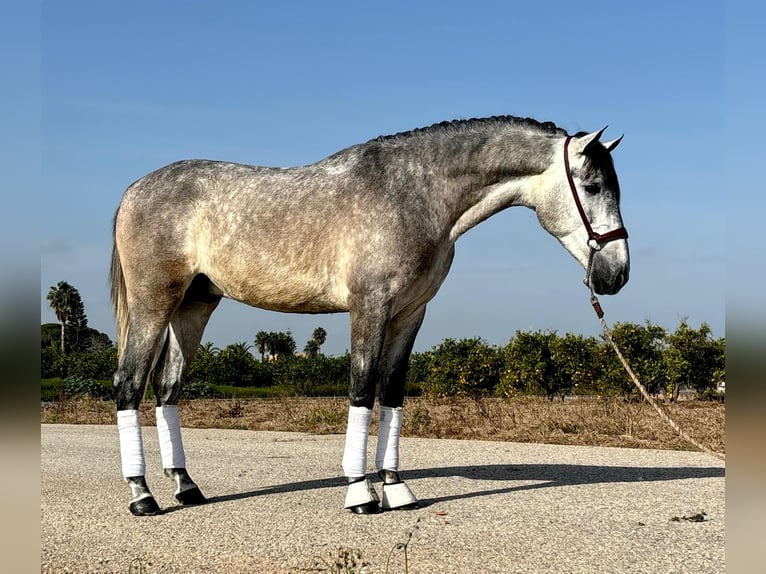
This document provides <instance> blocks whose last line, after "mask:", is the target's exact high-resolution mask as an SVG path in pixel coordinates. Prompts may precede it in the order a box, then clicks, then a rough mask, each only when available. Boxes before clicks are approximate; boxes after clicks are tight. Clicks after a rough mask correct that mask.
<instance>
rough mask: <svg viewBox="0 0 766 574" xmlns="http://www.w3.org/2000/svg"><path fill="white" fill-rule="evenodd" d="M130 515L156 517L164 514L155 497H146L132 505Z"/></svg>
mask: <svg viewBox="0 0 766 574" xmlns="http://www.w3.org/2000/svg"><path fill="white" fill-rule="evenodd" d="M128 508H130V513H131V514H132V515H133V516H155V515H157V514H162V509H161V508H160V505H159V504H157V501H156V500H154V497H153V496H145V497H144V498H139V499H138V500H134V501H133V502H131V503H130V506H129V507H128Z"/></svg>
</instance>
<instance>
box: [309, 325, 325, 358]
mask: <svg viewBox="0 0 766 574" xmlns="http://www.w3.org/2000/svg"><path fill="white" fill-rule="evenodd" d="M311 340H312V341H314V343H316V347H317V353H319V352H320V351H321V347H322V345H324V343H325V341H326V340H327V331H325V330H324V329H322V327H317V328H316V329H314V332H313V333H312V334H311Z"/></svg>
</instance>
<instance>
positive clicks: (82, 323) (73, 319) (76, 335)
mask: <svg viewBox="0 0 766 574" xmlns="http://www.w3.org/2000/svg"><path fill="white" fill-rule="evenodd" d="M70 306H71V312H70V315H69V319H68V321H67V326H68V327H69V328H70V332H71V334H72V337H73V339H74V348H75V349H80V348H82V347H83V346H85V347H87V346H89V342H90V341H86V340H81V334H83V333H84V331H86V330H87V329H88V317H87V316H86V315H85V305H83V302H82V299H81V298H80V293H79V292H78V291H77V289H74V292H73V293H72V301H71V304H70Z"/></svg>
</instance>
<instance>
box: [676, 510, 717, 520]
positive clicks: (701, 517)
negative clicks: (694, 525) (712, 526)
mask: <svg viewBox="0 0 766 574" xmlns="http://www.w3.org/2000/svg"><path fill="white" fill-rule="evenodd" d="M706 516H707V514H705V511H704V510H703V511H702V512H698V513H697V514H692V515H690V516H674V517H673V518H671V519H670V521H671V522H681V521H682V520H685V521H686V522H707V520H708V519H707V518H705V517H706Z"/></svg>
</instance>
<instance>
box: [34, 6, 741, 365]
mask: <svg viewBox="0 0 766 574" xmlns="http://www.w3.org/2000/svg"><path fill="white" fill-rule="evenodd" d="M724 16H725V13H724V4H723V3H722V2H698V1H689V2H683V1H674V2H659V1H656V2H641V3H627V2H622V3H618V2H583V3H577V4H575V3H569V2H552V1H547V2H528V3H511V2H481V1H472V2H418V3H405V2H389V3H385V5H384V3H360V2H282V3H277V2H246V1H231V2H227V1H219V2H188V1H187V2H146V1H132V2H129V3H109V2H96V1H93V2H78V1H71V2H66V3H63V2H43V4H42V27H41V43H40V46H41V62H42V64H41V68H42V74H41V80H40V81H41V92H40V93H41V101H40V107H41V109H42V115H41V119H40V130H41V131H40V134H41V141H42V152H41V165H42V169H41V173H42V175H41V181H40V187H41V192H40V194H39V197H40V213H41V215H40V221H39V226H40V243H41V266H40V310H41V321H42V322H44V323H45V322H54V321H55V316H54V315H53V312H52V311H51V310H50V309H49V308H48V307H47V303H46V301H45V294H46V293H47V290H48V288H49V287H50V286H51V285H54V284H56V283H57V282H58V281H61V280H65V281H68V282H69V283H71V284H73V285H74V286H75V287H77V288H78V290H79V291H80V293H81V295H82V297H83V301H84V303H85V307H86V311H87V313H88V318H89V322H90V325H91V326H92V327H94V328H96V329H99V330H102V331H104V332H106V333H108V334H109V335H110V336H112V337H114V327H113V320H112V315H111V309H110V306H109V298H108V291H107V285H106V276H107V269H108V265H109V256H110V250H111V221H112V217H113V213H114V210H115V209H116V207H117V205H118V203H119V200H120V197H121V194H122V191H123V190H124V189H125V187H126V186H127V185H129V184H130V183H131V182H132V181H134V180H135V179H138V178H139V177H141V176H142V175H144V174H146V173H148V172H150V171H152V170H154V169H156V168H158V167H160V166H162V165H165V164H167V163H170V162H172V161H175V160H178V159H184V158H209V159H221V160H230V161H237V162H243V163H252V164H260V165H275V166H291V165H300V164H305V163H311V162H314V161H317V160H319V159H321V158H323V157H325V156H327V155H329V154H331V153H333V152H335V151H337V150H339V149H341V148H344V147H347V146H349V145H353V144H355V143H359V142H362V141H366V140H368V139H370V138H373V137H375V136H378V135H381V134H387V133H394V132H398V131H402V130H406V129H410V128H414V127H420V126H425V125H429V124H431V123H434V122H438V121H442V120H448V119H454V118H468V117H479V116H486V115H494V114H513V115H519V116H530V117H534V118H536V119H538V120H541V121H543V120H551V121H554V122H555V123H556V124H557V125H559V126H561V127H563V128H564V129H566V130H568V131H569V132H570V133H573V132H576V131H578V130H588V131H592V130H595V129H598V128H600V127H602V126H604V125H606V124H608V125H609V126H610V127H609V130H608V131H607V134H606V136H605V137H607V138H608V139H611V138H613V137H617V136H619V135H620V134H623V133H624V134H625V139H624V141H623V142H622V143H621V145H620V147H619V148H618V149H617V150H616V151H615V153H614V158H615V165H616V168H617V173H618V175H619V177H620V183H621V188H622V198H623V199H622V213H623V217H624V220H625V224H626V226H627V228H628V230H629V232H630V236H631V238H630V246H631V255H632V260H631V280H630V282H629V283H628V285H627V286H626V287H625V288H624V289H623V290H622V291H621V292H620V293H619V294H618V295H616V296H613V297H602V305H603V306H604V308H605V310H606V313H607V319H608V320H609V321H610V322H616V321H630V322H636V323H643V322H644V321H646V320H650V321H652V322H653V323H656V324H660V325H663V326H664V327H666V328H668V329H670V330H672V329H675V327H676V326H677V325H678V323H679V322H680V320H681V319H683V318H684V317H688V319H689V322H690V324H692V325H693V326H698V325H699V324H700V323H701V322H707V323H708V324H710V326H711V327H712V328H713V331H714V334H715V335H716V336H723V335H724V321H725V301H726V292H725V270H726V259H725V254H726V234H725V229H726V225H725V221H726V201H725V197H724V189H725V186H726V161H725V157H726V156H725V153H724V145H725V144H724V142H725V135H726V118H725V116H726V114H725V100H726V97H727V94H726V88H725V79H726V77H727V74H729V75H730V74H731V73H732V70H731V67H732V66H734V67H736V65H737V63H736V62H734V63H732V62H730V61H727V58H726V50H725V28H726V27H725V19H724ZM727 66H728V67H727ZM734 73H736V70H735V71H734ZM583 274H584V272H583V271H582V269H581V268H580V267H579V266H578V265H577V264H576V263H575V261H574V259H572V257H571V256H570V255H569V254H568V253H566V252H565V251H564V249H563V248H562V247H561V246H560V245H559V244H558V243H557V242H556V241H555V239H553V238H552V237H551V236H549V235H548V234H547V233H545V232H544V231H543V230H542V229H541V228H540V227H539V226H538V224H537V221H536V218H535V216H534V214H533V213H532V212H531V211H528V210H525V209H523V208H515V209H511V210H507V211H505V212H503V213H501V214H498V215H496V216H494V217H493V218H491V219H490V220H488V221H487V222H485V223H483V224H481V225H480V226H478V227H477V228H475V229H473V230H472V231H470V232H469V233H468V234H467V235H465V236H464V237H463V238H461V239H460V240H459V241H458V243H457V254H456V258H455V262H454V265H453V268H452V271H451V273H450V275H449V276H448V277H447V280H446V281H445V283H444V285H443V287H442V289H441V291H440V292H439V293H438V294H437V296H436V298H435V299H434V300H433V301H432V302H431V304H430V305H429V309H428V313H427V315H426V320H425V322H424V325H423V328H422V329H421V332H420V335H419V337H418V340H417V342H416V350H426V349H429V348H431V347H432V346H434V345H436V344H438V343H439V342H440V341H441V340H442V339H444V338H447V337H453V338H462V337H474V336H478V337H482V338H484V339H485V340H487V341H489V342H490V343H493V344H504V343H505V342H507V341H508V339H509V338H510V337H511V336H512V335H513V334H514V333H515V331H516V330H537V329H541V330H546V329H549V330H556V331H558V332H559V333H561V334H563V333H566V332H574V333H582V334H585V335H597V334H598V333H599V331H600V326H599V324H598V321H597V320H596V318H595V316H594V315H593V312H592V310H591V308H590V305H589V303H588V293H587V290H586V289H585V287H584V286H583V285H582V277H583ZM317 326H322V327H324V328H325V329H326V330H327V331H328V341H327V344H326V345H325V351H326V352H328V353H333V354H335V353H342V352H344V351H345V350H346V349H347V348H348V347H349V343H348V316H347V315H345V314H341V315H325V316H321V315H320V316H302V315H285V314H277V313H269V312H265V311H260V310H256V309H251V308H249V307H245V306H243V305H241V304H239V303H234V302H228V301H227V302H224V303H223V304H222V305H221V307H219V309H218V311H216V313H215V314H214V315H213V318H212V319H211V322H210V324H209V326H208V329H207V331H206V333H205V336H204V338H203V340H206V341H207V340H210V341H213V342H214V343H215V344H217V345H218V346H224V345H226V344H229V343H233V342H238V341H246V342H249V343H251V344H252V341H253V338H254V335H255V333H256V332H257V331H259V330H288V329H289V330H291V331H292V332H293V334H294V336H295V339H296V341H297V342H298V345H299V347H302V345H303V344H304V343H305V341H306V340H307V339H308V338H309V337H310V334H311V331H312V330H313V329H314V328H315V327H317Z"/></svg>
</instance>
